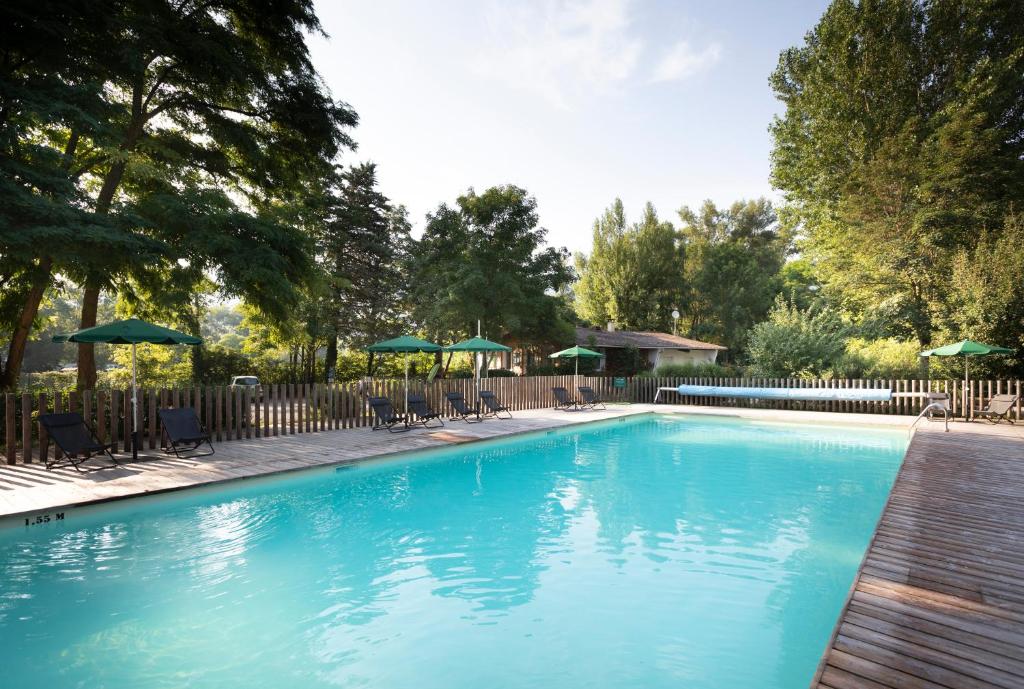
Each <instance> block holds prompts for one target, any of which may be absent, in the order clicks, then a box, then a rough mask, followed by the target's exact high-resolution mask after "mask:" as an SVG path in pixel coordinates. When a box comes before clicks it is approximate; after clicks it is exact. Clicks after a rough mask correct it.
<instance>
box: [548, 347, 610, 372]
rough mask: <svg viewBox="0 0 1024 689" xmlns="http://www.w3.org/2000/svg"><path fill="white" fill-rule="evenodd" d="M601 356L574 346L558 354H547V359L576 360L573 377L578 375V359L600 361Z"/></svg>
mask: <svg viewBox="0 0 1024 689" xmlns="http://www.w3.org/2000/svg"><path fill="white" fill-rule="evenodd" d="M602 356H604V355H603V354H601V353H599V352H595V351H594V350H592V349H586V348H585V347H580V346H579V345H576V346H575V347H569V349H563V350H562V351H560V352H555V353H554V354H549V355H548V358H549V359H575V360H576V371H575V375H577V376H578V375H579V374H580V359H600V358H601V357H602Z"/></svg>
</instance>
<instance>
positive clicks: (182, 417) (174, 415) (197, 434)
mask: <svg viewBox="0 0 1024 689" xmlns="http://www.w3.org/2000/svg"><path fill="white" fill-rule="evenodd" d="M157 414H158V415H159V416H160V425H161V426H163V430H162V431H161V433H160V449H162V450H163V451H164V452H173V453H174V455H175V456H176V457H181V458H182V459H192V458H195V457H207V456H209V455H212V454H213V444H212V443H211V442H210V434H209V433H207V432H206V429H205V428H203V424H202V423H200V422H199V417H198V416H196V411H195V409H191V408H189V407H180V408H178V409H160V410H158V411H157ZM204 444H205V445H206V446H207V447H209V448H210V449H209V451H205V450H204V451H200V450H199V448H200V447H202V446H203V445H204Z"/></svg>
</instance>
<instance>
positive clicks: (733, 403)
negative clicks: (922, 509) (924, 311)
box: [0, 376, 1021, 464]
mask: <svg viewBox="0 0 1024 689" xmlns="http://www.w3.org/2000/svg"><path fill="white" fill-rule="evenodd" d="M680 384H697V385H730V386H745V387H747V386H749V387H788V388H855V389H860V388H875V387H882V388H886V387H887V388H891V389H893V391H894V392H896V393H904V394H905V393H910V394H909V395H908V396H903V395H902V394H901V395H900V396H897V397H894V399H893V400H892V401H889V402H847V401H815V402H798V401H788V400H739V399H726V398H696V397H682V396H679V395H677V394H675V393H667V394H666V395H663V396H662V399H661V401H662V402H668V403H680V404H696V405H708V406H721V407H737V406H740V407H758V408H770V409H803V410H815V411H835V412H855V413H865V414H917V413H918V412H919V411H920V410H921V409H922V407H923V406H924V404H925V397H924V394H923V393H927V392H945V393H947V394H949V396H950V398H951V401H952V407H953V411H954V413H955V414H956V415H957V416H963V412H964V410H965V409H967V410H970V409H972V408H976V407H978V406H980V405H982V404H984V402H985V401H986V400H987V399H988V398H990V397H991V396H992V395H995V394H1001V393H1006V392H1010V393H1016V394H1017V395H1018V396H1019V395H1020V393H1021V382H1020V381H1019V380H1014V381H1005V380H1003V381H971V385H970V389H964V384H963V381H920V380H802V379H754V378H732V379H725V378H714V379H712V378H649V377H636V378H630V379H626V381H625V387H623V388H617V387H615V386H614V383H613V379H612V378H609V377H587V376H580V377H579V379H578V380H577V379H576V378H574V377H573V376H532V377H522V378H490V379H487V380H485V381H484V382H483V384H482V387H484V388H485V389H489V390H493V391H494V393H495V394H496V395H497V396H498V398H499V399H500V400H501V402H502V403H503V404H505V405H506V406H508V407H510V408H511V409H512V410H513V411H518V410H523V409H539V408H544V407H551V406H553V404H554V398H553V396H552V394H551V388H552V387H556V386H561V387H565V388H568V389H570V390H573V389H574V388H575V387H576V386H577V385H590V386H591V387H593V388H594V389H595V390H596V391H597V393H598V394H599V395H600V396H601V397H602V398H604V399H607V400H618V401H624V402H653V401H654V397H655V395H656V393H657V390H658V388H659V387H675V386H677V385H680ZM409 390H410V392H415V393H421V394H424V395H425V396H426V398H427V402H428V404H429V405H430V406H431V407H433V408H434V409H436V410H438V411H441V412H447V411H448V405H447V402H446V401H445V399H444V394H445V393H446V392H452V391H457V392H462V393H463V394H464V395H465V396H466V398H467V399H469V400H472V399H474V397H475V390H474V382H473V381H472V380H465V379H457V380H441V381H434V382H433V383H431V384H426V383H423V382H422V381H410V384H409ZM369 395H385V396H388V397H390V398H391V399H392V400H393V401H394V403H395V405H396V407H398V408H399V409H401V406H402V405H401V397H402V381H400V380H399V381H394V380H389V381H375V382H373V383H370V384H366V385H362V386H361V385H360V384H356V383H351V384H333V385H324V384H317V385H309V384H280V385H267V386H264V388H263V394H262V395H261V396H260V397H259V398H258V399H257V398H255V396H254V394H253V391H252V390H244V389H232V388H230V387H223V386H207V387H194V388H179V389H162V390H149V389H147V390H140V391H139V431H140V441H141V446H142V449H145V448H148V449H155V448H157V447H158V446H159V445H160V433H161V430H160V426H159V421H158V418H157V409H159V408H163V407H192V408H194V409H196V412H197V414H198V416H199V418H200V420H201V421H202V422H203V424H204V425H205V426H206V428H207V429H208V431H209V432H210V434H211V436H212V437H213V440H214V442H224V441H230V440H247V439H251V438H261V437H271V436H282V435H294V434H298V433H317V432H320V431H326V430H336V429H342V428H356V427H363V426H368V425H370V424H371V423H372V420H371V416H370V410H369V408H368V406H367V405H366V402H365V398H366V396H369ZM0 406H2V410H0V421H2V426H3V433H2V438H3V442H4V447H3V452H4V457H5V459H6V462H7V463H8V464H14V463H16V462H19V461H20V462H33V461H40V458H41V457H46V456H47V455H48V454H53V453H55V449H54V448H53V447H52V445H51V444H50V443H49V442H48V441H47V438H46V433H45V431H44V430H43V429H42V428H41V427H40V425H39V424H38V422H37V421H36V415H37V414H39V413H46V412H60V411H77V412H80V413H81V414H82V415H83V416H84V417H85V418H86V419H87V420H88V421H89V423H90V424H92V425H93V427H94V428H95V429H96V432H97V434H98V435H99V437H100V439H101V440H102V441H103V442H105V443H107V442H109V443H112V444H113V445H114V449H115V451H116V450H118V449H122V450H124V449H127V448H129V447H130V445H129V442H130V438H129V434H130V424H131V392H130V391H129V390H96V391H86V392H81V393H79V392H66V393H64V392H54V393H41V394H38V395H31V394H28V393H24V394H18V393H6V394H3V395H2V396H0ZM1014 418H1015V419H1017V420H1019V419H1021V404H1020V402H1019V401H1018V403H1017V406H1016V408H1015V409H1014Z"/></svg>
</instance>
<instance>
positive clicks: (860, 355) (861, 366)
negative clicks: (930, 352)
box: [835, 337, 921, 378]
mask: <svg viewBox="0 0 1024 689" xmlns="http://www.w3.org/2000/svg"><path fill="white" fill-rule="evenodd" d="M920 349H921V347H920V345H918V343H917V342H914V341H903V340H899V339H896V338H895V337H890V338H883V339H879V340H867V339H863V338H859V337H852V338H850V339H849V340H847V341H846V353H845V354H844V355H843V356H842V358H841V359H840V361H839V362H838V364H837V365H836V368H835V374H836V375H837V376H840V377H844V378H917V377H918V375H919V373H920V369H919V357H918V352H919V351H920Z"/></svg>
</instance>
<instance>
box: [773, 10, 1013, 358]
mask: <svg viewBox="0 0 1024 689" xmlns="http://www.w3.org/2000/svg"><path fill="white" fill-rule="evenodd" d="M1022 72H1024V12H1021V11H1020V7H1019V5H1018V4H1017V3H1013V2H1004V1H1001V0H979V1H977V2H969V3H965V2H910V1H903V2H854V1H853V0H836V2H833V3H832V5H830V7H829V8H828V10H827V11H826V12H825V14H824V16H823V17H822V19H821V21H820V22H819V23H818V25H817V26H816V27H815V28H814V30H813V31H811V32H810V33H809V34H808V35H807V38H806V40H805V43H804V44H803V45H802V46H800V47H796V48H791V49H788V50H786V51H784V52H783V53H782V55H781V56H780V59H779V65H778V68H777V70H776V71H775V73H774V74H773V75H772V80H771V83H772V87H773V88H774V90H775V93H776V95H777V96H778V98H779V99H780V100H781V101H782V102H783V104H784V105H785V114H784V115H783V116H782V117H780V118H776V120H775V121H774V122H773V124H772V134H773V137H774V140H775V146H774V151H773V155H772V181H773V183H774V185H775V186H776V187H777V188H779V189H781V190H782V191H783V192H784V193H785V195H786V199H787V207H786V209H785V217H786V223H787V225H788V226H791V227H794V228H799V229H800V231H801V233H802V234H803V235H804V236H805V241H804V242H803V246H802V249H803V251H804V252H805V254H806V255H807V256H808V257H810V258H812V259H813V260H814V262H815V266H816V268H817V276H818V277H819V278H820V279H821V280H822V281H823V283H824V284H825V286H826V287H827V289H828V291H829V293H830V294H831V295H832V296H833V297H834V298H835V299H836V300H837V303H838V304H839V305H840V306H841V307H842V308H843V309H844V311H845V312H846V313H848V314H849V315H850V316H851V317H853V318H854V319H856V320H857V321H858V322H860V321H874V322H876V323H879V322H881V323H884V328H877V326H876V330H884V331H886V332H887V333H888V334H889V335H894V336H898V337H900V338H907V337H915V338H916V339H917V340H918V342H919V344H920V345H926V344H929V343H930V342H931V341H932V339H933V337H934V336H935V335H936V334H938V331H939V330H940V327H941V326H942V324H943V323H944V322H945V320H946V314H948V312H949V310H950V306H951V305H950V303H949V291H948V285H949V281H948V278H949V275H950V273H951V271H952V268H953V262H954V260H955V258H956V257H957V256H958V255H960V253H961V252H964V251H967V252H971V251H972V250H973V247H974V244H975V243H976V240H977V236H978V233H979V232H980V231H981V230H982V229H983V228H988V229H989V230H990V231H993V232H998V231H1001V229H1002V226H1003V224H1004V221H1005V218H1006V217H1007V216H1008V214H1009V212H1010V209H1011V207H1012V204H1013V202H1014V201H1015V200H1016V199H1020V198H1022V194H1024V108H1021V107H1020V94H1021V87H1020V75H1021V73H1022ZM954 306H955V305H954ZM954 320H956V319H954ZM959 320H961V321H962V320H964V319H963V318H960V319H959ZM1015 332H1019V330H1016V331H1015ZM955 339H960V338H959V337H955Z"/></svg>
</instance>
